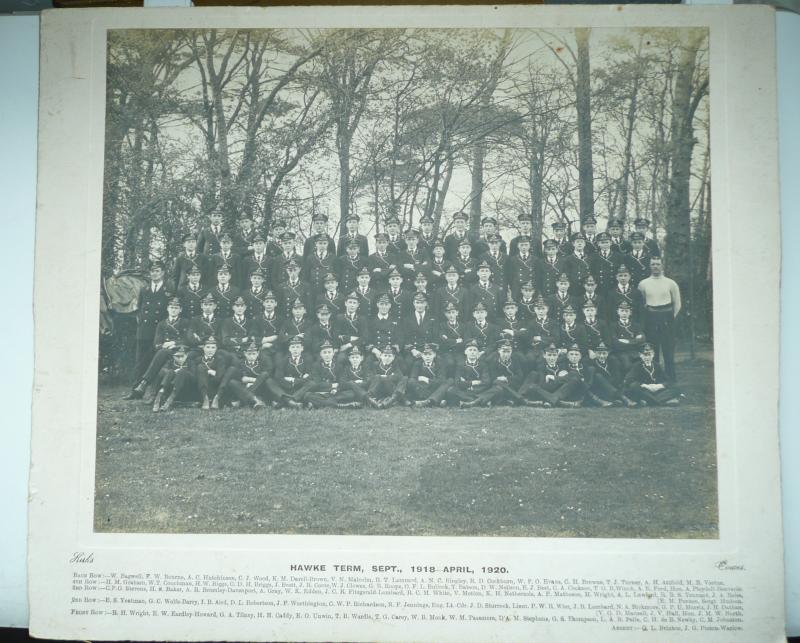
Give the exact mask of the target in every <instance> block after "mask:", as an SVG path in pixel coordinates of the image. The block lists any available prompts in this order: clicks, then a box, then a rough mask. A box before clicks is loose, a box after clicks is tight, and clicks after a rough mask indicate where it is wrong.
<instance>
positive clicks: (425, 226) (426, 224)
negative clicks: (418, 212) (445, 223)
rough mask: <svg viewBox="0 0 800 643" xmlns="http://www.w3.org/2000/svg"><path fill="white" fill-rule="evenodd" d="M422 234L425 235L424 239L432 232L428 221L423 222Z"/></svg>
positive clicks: (431, 225)
mask: <svg viewBox="0 0 800 643" xmlns="http://www.w3.org/2000/svg"><path fill="white" fill-rule="evenodd" d="M422 232H423V233H424V234H425V236H426V237H428V236H430V234H431V233H432V232H433V223H431V222H430V221H423V222H422Z"/></svg>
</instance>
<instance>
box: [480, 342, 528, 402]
mask: <svg viewBox="0 0 800 643" xmlns="http://www.w3.org/2000/svg"><path fill="white" fill-rule="evenodd" d="M489 371H490V375H489V377H490V379H491V382H492V387H491V389H490V391H492V393H493V396H492V403H493V404H502V403H505V404H508V405H510V406H514V405H515V404H519V405H524V404H525V398H524V397H522V396H521V395H520V394H519V389H520V388H521V387H522V385H523V383H524V382H525V376H526V375H527V372H528V368H527V364H526V361H525V359H524V358H522V357H520V356H519V355H518V354H517V351H515V350H514V343H513V342H512V341H511V340H510V339H501V340H500V341H499V342H498V343H497V358H496V359H494V360H492V362H491V364H490V365H489Z"/></svg>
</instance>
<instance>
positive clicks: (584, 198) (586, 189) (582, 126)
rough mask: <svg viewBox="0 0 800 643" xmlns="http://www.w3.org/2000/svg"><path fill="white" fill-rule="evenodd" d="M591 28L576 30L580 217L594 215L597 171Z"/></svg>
mask: <svg viewBox="0 0 800 643" xmlns="http://www.w3.org/2000/svg"><path fill="white" fill-rule="evenodd" d="M590 35H591V29H586V28H580V29H576V30H575V40H576V43H577V50H578V51H577V57H578V69H577V80H576V94H577V96H576V101H577V102H576V107H577V111H578V188H579V193H580V216H581V219H585V218H586V217H589V216H594V170H593V163H592V106H591V83H590V81H591V79H590V65H589V37H590Z"/></svg>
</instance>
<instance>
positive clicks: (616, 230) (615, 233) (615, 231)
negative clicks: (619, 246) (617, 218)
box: [608, 225, 622, 238]
mask: <svg viewBox="0 0 800 643" xmlns="http://www.w3.org/2000/svg"><path fill="white" fill-rule="evenodd" d="M608 233H609V234H610V235H611V236H612V237H614V238H618V237H620V236H622V228H620V227H619V226H618V225H612V226H611V227H610V228H609V229H608Z"/></svg>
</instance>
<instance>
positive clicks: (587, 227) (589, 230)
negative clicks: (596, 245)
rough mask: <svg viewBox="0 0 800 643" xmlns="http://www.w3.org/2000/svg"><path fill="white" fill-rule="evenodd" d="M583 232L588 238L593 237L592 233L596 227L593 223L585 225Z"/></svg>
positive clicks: (595, 230)
mask: <svg viewBox="0 0 800 643" xmlns="http://www.w3.org/2000/svg"><path fill="white" fill-rule="evenodd" d="M583 231H584V232H585V233H586V234H588V235H589V236H590V237H591V236H594V233H595V232H597V225H596V224H594V223H587V224H586V225H584V226H583Z"/></svg>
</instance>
